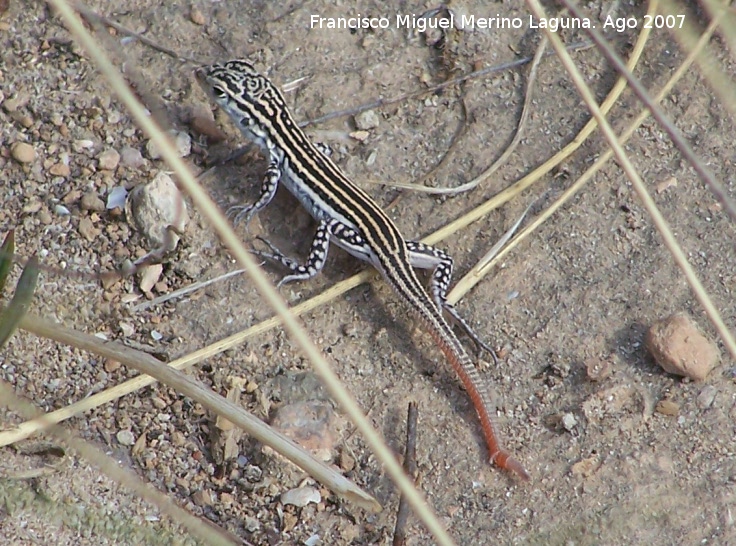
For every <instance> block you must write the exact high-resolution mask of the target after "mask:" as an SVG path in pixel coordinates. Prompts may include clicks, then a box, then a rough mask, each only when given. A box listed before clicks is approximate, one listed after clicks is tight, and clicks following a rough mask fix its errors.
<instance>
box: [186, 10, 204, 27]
mask: <svg viewBox="0 0 736 546" xmlns="http://www.w3.org/2000/svg"><path fill="white" fill-rule="evenodd" d="M189 19H190V21H192V23H194V24H195V25H200V26H202V25H204V24H205V23H206V22H207V21H206V19H205V18H204V15H202V12H201V11H200V10H199V9H198V8H196V7H192V11H191V12H189Z"/></svg>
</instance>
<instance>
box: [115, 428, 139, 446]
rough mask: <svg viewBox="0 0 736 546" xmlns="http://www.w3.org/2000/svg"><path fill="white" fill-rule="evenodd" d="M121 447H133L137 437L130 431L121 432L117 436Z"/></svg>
mask: <svg viewBox="0 0 736 546" xmlns="http://www.w3.org/2000/svg"><path fill="white" fill-rule="evenodd" d="M115 438H117V440H118V442H119V443H120V445H121V446H132V445H133V444H134V443H135V436H134V435H133V433H132V432H130V431H129V430H121V431H120V432H118V433H117V434H116V435H115Z"/></svg>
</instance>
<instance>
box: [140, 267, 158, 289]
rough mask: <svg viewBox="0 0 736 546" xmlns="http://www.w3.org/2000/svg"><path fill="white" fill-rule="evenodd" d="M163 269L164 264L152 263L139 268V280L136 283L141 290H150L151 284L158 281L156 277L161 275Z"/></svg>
mask: <svg viewBox="0 0 736 546" xmlns="http://www.w3.org/2000/svg"><path fill="white" fill-rule="evenodd" d="M163 270H164V266H163V265H161V264H153V265H149V266H146V267H143V268H141V270H140V275H141V280H140V282H139V283H138V287H139V288H140V289H141V292H143V293H146V292H150V291H151V289H152V288H153V286H154V285H155V284H156V283H157V282H158V279H159V278H160V277H161V273H163Z"/></svg>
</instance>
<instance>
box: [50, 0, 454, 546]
mask: <svg viewBox="0 0 736 546" xmlns="http://www.w3.org/2000/svg"><path fill="white" fill-rule="evenodd" d="M49 1H50V2H52V3H53V5H54V7H55V8H56V10H57V11H58V12H59V13H60V15H61V16H62V18H63V19H64V21H65V23H66V24H67V25H68V27H69V28H70V30H71V32H72V33H73V34H74V36H75V37H76V39H77V40H78V43H79V44H80V45H81V46H82V47H83V48H84V49H85V51H86V52H87V55H89V57H90V59H91V60H92V62H94V64H95V66H96V67H97V68H98V69H99V70H100V72H101V73H102V74H103V75H104V76H105V78H106V79H107V80H108V82H109V83H110V86H111V88H112V89H113V91H114V92H115V94H116V95H117V97H118V99H120V101H121V102H122V103H123V104H124V105H125V106H126V107H127V109H128V111H129V112H130V114H131V116H132V117H133V119H135V121H136V123H137V124H138V125H139V127H141V129H142V130H143V131H144V132H145V133H146V134H147V135H148V136H149V137H151V138H152V139H153V141H154V142H155V143H156V145H157V146H158V147H159V149H160V150H161V156H162V157H163V158H164V160H165V161H166V162H167V164H168V165H169V166H170V167H171V169H172V170H173V171H174V173H175V174H176V177H177V180H178V182H179V184H180V186H181V187H182V188H183V189H184V190H185V191H186V192H187V193H188V194H189V195H190V196H191V198H192V200H193V201H194V203H195V204H196V205H197V206H198V209H199V210H200V212H201V213H202V216H203V217H204V218H205V219H206V220H207V221H208V222H209V223H210V225H211V226H212V227H213V228H214V230H215V232H216V233H217V234H218V235H219V236H220V237H221V239H222V241H223V243H224V244H225V246H226V247H227V248H228V249H229V250H230V252H231V253H232V254H233V256H234V257H235V258H236V259H237V261H238V262H239V263H240V265H241V267H243V268H245V269H246V271H247V272H248V274H249V275H250V277H251V280H252V281H253V285H254V286H255V287H256V289H257V290H258V292H259V293H260V294H261V295H262V296H263V297H264V299H265V300H266V301H267V302H268V304H269V305H270V306H271V308H272V309H273V310H274V311H275V312H276V314H278V315H279V316H280V317H281V319H282V320H283V321H284V329H285V330H286V331H287V332H288V334H289V335H290V336H291V338H292V339H293V340H294V341H295V343H297V345H298V346H299V347H300V348H301V349H302V350H303V351H304V354H305V355H306V356H307V358H308V359H309V361H310V362H311V363H312V365H313V366H314V369H315V370H316V372H317V373H318V374H319V376H320V378H321V379H322V380H323V382H324V384H325V386H326V388H327V390H328V392H329V393H330V395H331V396H332V397H333V399H334V400H335V401H336V402H337V403H338V404H339V406H340V407H341V408H342V410H343V411H344V412H345V413H346V414H347V415H348V417H349V418H350V420H351V421H352V422H353V423H354V424H355V426H356V427H357V428H358V429H359V430H360V432H361V434H362V435H363V438H364V439H365V441H366V443H367V444H368V446H369V447H370V448H371V449H372V450H373V452H374V453H375V454H376V457H377V458H379V459H380V461H381V463H382V464H383V467H384V469H385V470H386V472H387V473H388V474H389V475H390V476H391V478H392V480H393V481H394V483H395V484H396V485H397V486H398V488H399V489H400V490H401V491H402V492H403V493H404V494H405V495H406V496H407V499H408V500H409V502H410V503H411V505H412V508H413V509H414V510H415V513H416V514H417V516H418V517H419V518H420V519H421V520H422V522H424V524H425V525H426V526H427V528H428V529H429V531H430V532H431V533H432V535H433V536H434V538H435V540H436V541H437V542H439V543H440V544H443V545H451V544H453V541H452V539H451V538H450V535H449V534H448V532H447V531H446V529H445V528H444V526H443V525H442V524H441V523H440V521H439V520H438V519H437V516H436V515H435V514H434V513H433V511H432V509H431V508H430V507H429V506H428V505H427V503H426V500H425V499H424V498H423V496H422V495H421V493H420V492H419V491H417V490H416V489H415V488H414V487H413V486H412V484H411V482H410V481H409V480H408V479H407V478H406V475H405V474H404V473H403V471H402V470H401V466H400V465H399V464H398V463H397V462H396V460H395V458H394V457H393V455H392V454H391V451H390V450H389V448H388V447H387V446H386V444H385V442H384V441H383V440H382V439H381V437H380V435H379V434H378V432H376V430H375V429H374V428H373V427H372V426H371V424H370V423H369V422H368V420H367V419H366V417H365V416H364V415H363V414H362V412H361V411H360V407H359V406H358V404H357V402H356V401H355V399H354V398H353V396H352V395H351V394H350V393H349V392H347V390H346V389H345V387H344V386H343V385H342V384H341V383H340V380H339V378H338V376H337V374H336V373H335V372H334V370H333V369H332V367H331V366H330V365H329V364H328V363H327V361H326V359H325V357H324V356H323V355H322V353H321V352H320V351H319V349H318V348H317V346H316V345H315V343H314V342H313V341H312V340H311V339H310V338H309V336H308V334H307V333H306V332H305V330H304V328H303V327H302V326H301V325H300V324H299V322H298V321H297V320H296V318H295V317H294V315H293V314H291V313H290V312H289V308H288V306H287V305H286V302H285V301H284V300H283V298H282V297H281V296H280V295H279V293H278V292H277V290H276V288H275V287H274V286H273V284H272V283H271V282H269V280H268V278H267V277H266V275H265V273H264V272H263V271H262V270H261V269H260V268H259V267H258V266H257V264H256V262H255V260H254V259H253V257H252V256H251V255H250V254H249V253H248V251H247V250H246V249H245V247H244V246H243V244H242V242H241V241H240V238H239V237H238V236H237V235H236V234H235V232H234V231H233V229H232V228H231V227H230V225H229V223H228V222H227V220H226V219H225V217H224V216H223V215H222V214H221V213H220V212H219V210H218V209H217V206H216V205H215V203H213V202H212V200H211V199H210V197H209V196H208V195H207V193H206V192H205V191H204V190H203V188H202V187H201V186H199V185H198V184H197V182H196V180H195V179H194V177H193V176H192V173H191V172H190V171H189V169H188V168H187V166H186V164H185V163H184V162H183V161H182V160H181V158H180V157H179V156H178V154H177V152H176V149H175V147H174V145H173V143H172V142H171V139H170V138H167V137H166V135H164V134H163V133H162V131H161V129H160V128H159V127H158V126H157V125H156V123H155V122H154V121H153V120H152V119H151V117H150V116H149V115H148V113H147V112H146V111H145V109H144V108H143V107H142V105H141V104H140V102H138V101H137V100H136V98H135V96H134V95H133V94H132V93H131V91H130V89H129V88H128V86H127V85H126V84H125V81H124V80H123V78H122V76H121V74H120V72H119V71H118V70H116V69H115V68H114V67H113V66H112V65H111V64H110V61H109V59H108V58H107V56H106V55H105V54H104V52H103V51H102V50H101V49H100V48H99V46H98V45H97V43H96V42H95V40H94V39H93V38H92V36H91V35H90V33H89V32H88V31H87V29H86V28H85V27H84V25H83V24H82V22H81V21H80V20H79V18H78V17H77V15H76V14H75V13H74V12H73V11H72V10H71V8H70V7H69V5H68V3H67V2H66V0H49ZM228 419H229V418H228Z"/></svg>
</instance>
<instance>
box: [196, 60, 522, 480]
mask: <svg viewBox="0 0 736 546" xmlns="http://www.w3.org/2000/svg"><path fill="white" fill-rule="evenodd" d="M196 77H197V79H198V80H199V82H200V84H201V85H202V87H203V88H204V89H205V91H206V92H207V93H208V95H210V96H211V97H212V98H213V99H214V101H215V102H216V103H217V104H218V105H219V106H220V107H221V108H223V110H224V111H225V112H227V114H228V115H229V116H230V118H231V119H232V120H233V121H234V122H235V124H236V125H237V126H238V128H239V129H240V131H241V132H242V133H243V135H244V136H245V137H246V138H247V139H249V140H250V141H252V142H254V143H256V144H257V145H258V146H259V147H260V148H261V149H262V150H263V152H264V153H265V155H266V156H267V157H268V160H269V166H268V168H267V170H266V175H265V177H264V179H263V182H262V184H261V193H260V196H259V198H258V199H257V200H256V202H255V203H254V204H252V205H249V206H245V207H238V208H239V209H240V212H239V214H238V216H237V219H238V220H240V219H243V218H245V219H246V221H248V220H250V218H251V217H252V216H253V215H254V214H255V213H257V212H258V211H260V210H261V209H263V208H264V207H266V206H267V205H268V204H269V203H270V202H271V200H272V199H273V197H274V195H275V194H276V189H277V188H278V186H279V183H281V184H283V185H284V186H285V187H286V188H287V189H288V190H289V191H290V192H291V193H292V194H293V195H294V196H295V197H296V198H297V199H298V200H299V201H300V202H301V204H302V205H303V206H304V207H305V208H306V209H307V211H309V213H310V214H311V215H312V216H313V217H314V219H315V220H316V221H317V223H318V226H317V233H316V236H315V238H314V240H313V242H312V245H311V249H310V252H309V257H308V259H307V261H306V263H305V264H300V263H299V262H298V261H296V260H294V259H292V258H289V257H287V256H285V255H284V254H282V253H281V252H280V251H279V250H278V249H277V248H276V247H274V246H273V245H271V244H270V243H268V241H265V242H266V243H267V244H268V245H269V247H270V248H271V252H272V253H270V254H266V253H263V252H261V253H260V254H261V255H264V256H267V257H268V258H271V259H274V260H276V261H278V262H280V263H281V264H283V265H284V266H285V267H287V268H288V269H289V270H290V271H291V274H289V275H287V276H285V277H284V278H283V279H282V280H281V282H279V286H281V285H282V284H284V283H287V282H291V281H297V280H305V279H309V278H311V277H314V276H315V275H316V274H317V273H319V271H320V270H321V269H322V267H323V266H324V263H325V260H326V258H327V251H328V248H329V243H330V242H332V243H333V244H335V245H336V246H338V247H340V248H342V249H344V250H345V251H347V252H348V253H349V254H351V255H353V256H355V257H356V258H359V259H360V260H363V261H366V262H368V263H370V264H371V265H373V266H374V267H375V268H376V269H377V270H378V271H379V272H380V273H381V275H382V276H383V278H384V279H385V280H386V281H387V282H388V284H389V285H390V286H391V287H392V288H393V289H394V291H395V292H396V293H397V294H398V295H399V296H400V298H401V299H402V300H404V302H405V303H406V304H407V305H408V306H409V307H410V308H411V309H412V310H413V311H414V312H415V314H416V315H417V316H418V317H419V318H420V319H421V321H422V322H423V323H424V325H425V326H426V328H427V329H428V331H429V333H430V334H431V336H432V338H433V339H434V341H435V342H436V343H437V345H438V346H439V348H440V350H441V351H442V352H443V353H444V355H445V357H446V358H447V360H448V361H449V363H450V364H451V366H452V368H453V369H454V371H455V373H456V374H457V375H458V377H459V378H460V381H461V382H462V384H463V386H464V387H465V389H466V390H467V392H468V394H469V395H470V398H471V400H472V402H473V405H474V407H475V409H476V411H477V413H478V416H479V418H480V422H481V427H482V430H483V433H484V436H485V439H486V443H487V445H488V450H489V452H490V460H491V462H492V463H495V464H496V465H497V466H499V467H500V468H503V469H506V470H508V471H510V472H512V473H514V474H516V475H518V476H519V477H521V478H523V479H525V480H528V479H529V474H527V472H526V470H524V468H523V467H522V465H521V464H520V463H519V462H518V461H517V460H516V459H514V458H513V457H512V456H511V454H510V453H508V452H507V451H506V450H504V449H502V448H501V446H500V444H499V440H498V434H497V433H496V427H495V425H494V423H493V420H492V419H491V408H492V403H491V397H490V393H489V391H488V388H487V386H486V384H485V382H484V381H483V380H482V378H481V376H480V374H479V373H478V371H477V370H476V368H475V366H474V365H473V362H472V361H471V359H470V356H469V355H468V353H467V352H466V351H465V349H464V348H463V346H462V344H461V343H460V341H459V339H458V338H457V336H456V335H455V333H454V332H453V330H452V328H451V327H450V325H449V323H448V322H447V321H446V320H445V318H444V316H443V313H442V310H444V311H445V312H446V313H447V314H448V315H449V316H450V317H451V319H452V321H453V322H454V323H456V324H457V325H458V326H459V327H461V328H462V329H463V330H464V331H465V332H466V333H467V334H468V335H469V336H470V337H471V339H473V340H474V341H475V342H476V343H478V344H479V345H480V346H481V347H483V348H485V349H488V350H491V349H490V348H488V347H487V346H485V345H484V344H483V343H482V342H481V341H480V339H479V338H478V336H477V335H476V334H475V333H474V332H473V331H472V329H471V328H470V326H469V325H468V324H467V323H466V322H465V321H464V320H463V319H462V317H461V316H460V315H459V314H458V312H457V310H456V309H455V308H454V307H453V306H452V305H451V304H450V303H449V302H448V301H447V300H446V297H445V294H446V292H447V289H448V287H449V285H450V280H451V275H452V266H453V262H452V258H451V257H450V256H449V255H448V254H446V253H445V252H444V251H442V250H439V249H437V248H434V247H431V246H429V245H425V244H423V243H420V242H416V241H407V240H405V239H404V238H403V237H402V235H401V233H399V230H398V228H397V227H396V225H395V224H394V222H393V221H392V220H391V219H390V218H389V217H388V215H387V214H386V213H385V212H384V211H383V210H382V209H381V207H379V206H378V204H377V203H376V202H375V201H373V199H371V197H370V196H369V195H368V194H367V193H366V192H364V191H363V190H362V189H360V188H359V187H358V186H356V185H355V184H354V183H353V182H351V181H350V180H349V179H348V177H347V176H346V175H345V174H344V173H343V172H342V170H341V169H340V168H339V167H338V166H337V165H336V164H335V163H334V162H333V161H332V160H331V159H330V157H329V154H328V153H327V150H326V149H325V148H324V147H323V146H321V145H319V144H315V143H313V142H312V141H311V140H310V139H309V138H308V137H307V136H306V135H305V134H304V132H303V131H302V130H301V129H300V128H299V126H298V125H297V124H296V122H295V121H294V118H293V116H292V115H291V112H290V111H289V109H288V107H287V105H286V102H285V100H284V97H283V95H282V94H281V92H280V91H279V90H278V88H277V87H276V86H275V85H274V84H273V83H272V82H271V81H270V80H269V79H268V78H266V77H265V76H263V75H262V74H260V73H259V72H257V71H256V70H255V68H254V67H253V65H252V64H251V63H250V62H248V61H246V60H243V59H237V60H232V61H228V62H225V63H221V64H214V65H211V66H205V67H201V68H199V69H197V71H196ZM415 267H416V268H421V269H430V268H434V272H433V274H432V280H431V293H432V295H431V296H430V294H429V292H428V291H427V290H425V288H424V287H423V286H422V283H421V282H420V281H419V279H418V277H417V275H416V273H415V272H414V268H415ZM491 352H492V351H491Z"/></svg>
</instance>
